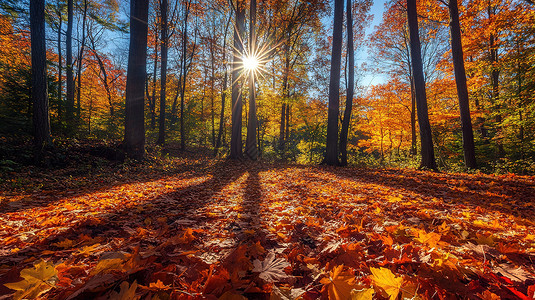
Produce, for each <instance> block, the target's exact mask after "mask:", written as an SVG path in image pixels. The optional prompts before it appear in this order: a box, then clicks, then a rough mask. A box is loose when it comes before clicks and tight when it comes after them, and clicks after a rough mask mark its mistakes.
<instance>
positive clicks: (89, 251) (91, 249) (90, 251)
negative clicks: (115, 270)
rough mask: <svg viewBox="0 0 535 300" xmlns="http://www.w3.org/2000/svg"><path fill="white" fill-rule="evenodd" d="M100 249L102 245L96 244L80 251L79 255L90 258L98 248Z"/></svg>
mask: <svg viewBox="0 0 535 300" xmlns="http://www.w3.org/2000/svg"><path fill="white" fill-rule="evenodd" d="M98 247H100V244H98V243H97V244H94V245H91V246H85V247H83V248H82V249H80V250H78V253H79V254H81V255H84V256H89V255H91V254H93V252H95V251H96V250H97V248H98Z"/></svg>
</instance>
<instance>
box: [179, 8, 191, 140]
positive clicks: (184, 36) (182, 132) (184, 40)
mask: <svg viewBox="0 0 535 300" xmlns="http://www.w3.org/2000/svg"><path fill="white" fill-rule="evenodd" d="M190 5H191V2H188V3H187V4H186V6H187V7H186V14H185V16H184V33H183V34H182V74H183V77H182V90H181V94H180V149H181V150H186V129H185V128H184V105H185V96H186V95H185V94H186V80H187V76H186V75H187V74H186V72H187V65H186V59H187V53H186V52H187V49H188V48H187V45H188V17H189V9H190Z"/></svg>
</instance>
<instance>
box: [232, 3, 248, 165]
mask: <svg viewBox="0 0 535 300" xmlns="http://www.w3.org/2000/svg"><path fill="white" fill-rule="evenodd" d="M244 5H245V3H244V2H243V1H242V0H237V1H236V27H235V28H234V49H233V62H234V66H233V69H232V134H231V136H230V158H231V159H238V158H242V156H243V154H242V134H241V129H242V110H243V103H242V95H241V91H240V88H241V82H238V78H239V77H240V71H239V70H238V66H241V64H242V59H241V53H242V52H243V43H242V41H243V37H244V34H243V33H244V31H245V7H244Z"/></svg>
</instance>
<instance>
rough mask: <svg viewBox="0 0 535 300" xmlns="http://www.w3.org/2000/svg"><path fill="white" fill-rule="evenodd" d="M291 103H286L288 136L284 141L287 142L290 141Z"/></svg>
mask: <svg viewBox="0 0 535 300" xmlns="http://www.w3.org/2000/svg"><path fill="white" fill-rule="evenodd" d="M290 112H291V111H290V103H286V135H285V137H284V140H285V141H286V143H287V142H289V141H290V116H291V115H290Z"/></svg>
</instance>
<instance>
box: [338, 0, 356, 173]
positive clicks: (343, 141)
mask: <svg viewBox="0 0 535 300" xmlns="http://www.w3.org/2000/svg"><path fill="white" fill-rule="evenodd" d="M351 9H352V5H351V0H347V1H346V15H347V53H348V64H349V70H348V73H349V74H348V76H349V78H348V83H347V95H346V108H345V110H344V119H343V120H342V129H341V131H340V159H341V161H340V164H341V165H342V166H346V165H347V136H348V133H349V122H350V121H351V110H352V109H353V91H354V88H355V49H353V16H352V13H351Z"/></svg>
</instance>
